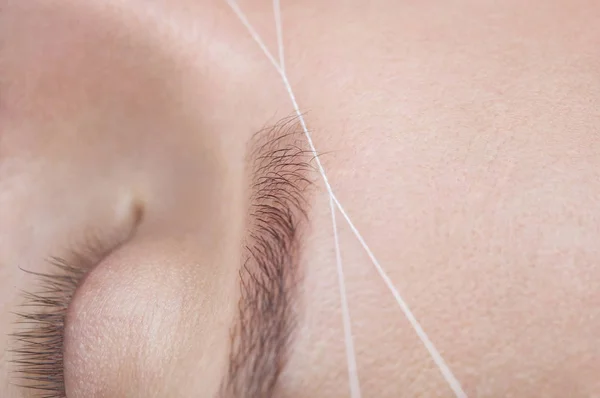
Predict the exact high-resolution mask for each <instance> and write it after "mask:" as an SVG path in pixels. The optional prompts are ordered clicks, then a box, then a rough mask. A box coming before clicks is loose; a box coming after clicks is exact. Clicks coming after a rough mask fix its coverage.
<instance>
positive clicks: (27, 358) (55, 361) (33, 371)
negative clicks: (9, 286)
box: [10, 242, 118, 398]
mask: <svg viewBox="0 0 600 398" xmlns="http://www.w3.org/2000/svg"><path fill="white" fill-rule="evenodd" d="M117 246H118V245H114V244H113V245H110V246H107V245H100V244H97V242H95V243H93V244H89V243H88V244H86V245H85V246H83V247H80V248H78V249H77V250H69V251H68V252H67V253H66V255H65V256H63V257H51V258H50V259H49V260H47V261H48V262H49V263H50V264H51V271H50V272H48V273H39V272H34V271H30V270H25V269H22V270H23V271H24V272H26V273H27V274H29V275H30V276H32V277H33V278H34V279H35V281H36V285H37V286H38V287H37V289H36V291H35V292H27V291H25V292H23V293H22V296H23V303H22V304H21V306H20V307H21V310H19V311H17V312H15V315H16V317H17V321H16V325H15V331H14V332H13V333H12V334H11V335H10V337H11V339H12V340H13V342H12V346H13V349H11V350H10V351H11V352H12V354H13V359H12V360H11V362H12V364H13V366H14V368H15V369H14V371H13V384H15V385H18V386H20V387H23V388H25V389H28V390H31V391H33V396H34V397H40V398H66V392H65V382H64V362H63V351H64V333H65V318H66V315H67V309H68V307H69V304H70V302H71V299H72V298H73V296H74V294H75V292H76V290H77V287H78V286H79V285H80V284H81V282H82V280H83V279H84V278H85V276H86V275H87V273H88V272H89V271H90V270H91V269H93V268H94V266H95V265H96V264H98V263H99V262H100V261H101V260H102V259H103V258H105V257H106V256H107V255H108V254H109V253H110V252H112V251H113V250H114V248H115V247H117ZM100 247H111V249H110V250H102V249H98V248H100Z"/></svg>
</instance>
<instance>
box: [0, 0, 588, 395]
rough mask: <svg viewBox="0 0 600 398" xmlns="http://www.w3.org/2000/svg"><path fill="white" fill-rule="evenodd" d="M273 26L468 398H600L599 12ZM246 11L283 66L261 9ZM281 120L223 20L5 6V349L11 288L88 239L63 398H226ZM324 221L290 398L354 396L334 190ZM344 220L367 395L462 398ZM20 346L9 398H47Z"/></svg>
mask: <svg viewBox="0 0 600 398" xmlns="http://www.w3.org/2000/svg"><path fill="white" fill-rule="evenodd" d="M283 3H284V4H283V5H282V16H283V31H284V45H285V58H286V71H287V74H288V76H289V78H290V83H291V85H292V86H293V88H294V91H295V94H296V96H297V99H298V102H299V104H300V106H301V108H302V109H303V110H307V111H308V112H307V114H306V121H307V124H308V125H309V128H310V130H311V131H312V134H313V138H314V141H315V146H316V147H317V148H318V150H319V151H320V152H321V153H322V154H323V155H322V157H321V160H322V162H323V165H324V167H325V169H326V170H327V173H328V176H329V179H330V181H331V184H332V186H333V189H334V191H335V192H336V195H337V197H338V198H339V199H340V201H341V202H342V204H343V205H344V208H345V210H346V211H347V213H348V214H349V215H350V217H351V218H352V220H353V222H354V223H355V225H356V226H357V228H358V229H359V230H360V231H361V234H362V235H363V236H364V237H365V239H366V241H367V242H368V244H369V245H370V247H371V249H372V251H373V252H374V253H375V255H376V256H377V258H378V260H379V261H380V263H381V264H382V266H383V267H384V268H385V270H386V272H387V273H388V275H389V277H390V278H391V280H392V281H393V283H394V285H395V286H396V287H397V288H398V289H399V291H400V292H401V294H402V296H403V298H404V299H405V300H406V302H407V303H408V304H409V306H410V308H411V310H412V311H413V313H414V314H415V316H416V317H417V319H418V320H419V322H420V323H421V325H422V327H423V329H424V330H425V331H426V332H427V334H428V335H429V337H430V339H431V340H432V342H433V343H434V344H435V346H436V347H437V349H438V350H439V351H440V353H441V354H442V356H443V357H444V359H445V360H446V362H447V363H448V365H449V367H450V368H451V369H452V371H453V373H454V374H455V376H456V377H457V379H458V380H459V381H460V382H461V384H462V386H463V388H464V390H465V392H466V393H467V394H468V395H469V396H473V397H538V396H539V397H542V396H543V397H565V396H571V397H595V396H599V395H600V382H599V380H598V377H597V375H598V373H599V372H600V344H598V336H600V290H599V289H598V288H597V286H598V283H599V282H600V267H598V262H599V261H600V244H598V242H599V241H600V183H599V181H600V178H598V177H599V174H600V172H599V171H598V170H600V140H599V137H600V134H599V132H600V130H599V127H598V126H600V112H599V111H598V109H599V105H600V79H599V76H600V55H599V53H598V51H597V49H598V48H600V47H599V45H600V27H599V25H598V24H597V23H595V22H596V21H598V20H599V19H600V6H599V5H598V4H597V3H596V2H593V1H584V0H580V1H566V0H564V1H555V2H552V3H551V4H548V2H543V1H530V2H517V1H508V2H501V3H496V2H491V1H489V2H474V1H473V2H471V1H466V0H465V1H460V2H458V1H457V2H443V1H440V2H435V3H427V2H416V3H415V4H403V3H401V2H386V1H383V0H381V1H379V2H377V1H376V2H372V1H371V2H358V1H355V2H320V1H303V2H302V3H298V2H291V3H289V4H288V3H286V2H283ZM338 3H339V4H338ZM240 5H241V7H242V9H244V11H245V12H246V13H247V14H248V17H249V20H250V21H251V23H252V24H253V25H254V26H256V28H257V31H258V32H259V34H260V35H261V36H262V37H263V38H264V40H265V42H266V45H267V46H268V47H269V48H270V49H271V51H272V52H273V53H274V54H277V51H276V40H275V37H276V36H275V29H274V22H273V14H272V11H271V2H270V1H256V2H250V1H241V2H240ZM292 113H293V108H292V105H291V103H290V101H289V97H288V96H287V93H286V91H285V89H284V86H283V84H282V82H281V79H280V77H279V75H278V74H277V73H276V72H275V70H274V68H273V66H272V65H271V64H270V63H269V62H268V60H267V59H266V58H265V56H264V55H263V54H262V53H261V52H260V49H259V48H258V47H257V45H256V44H255V43H254V42H253V41H252V39H251V38H250V36H249V35H248V33H247V31H246V30H245V29H244V27H243V26H242V24H241V23H240V22H239V20H237V19H236V17H235V15H234V14H233V13H232V12H231V10H230V9H229V8H228V7H227V5H226V4H225V3H223V2H219V1H209V0H206V1H192V0H178V1H166V0H164V1H162V0H161V1H155V2H152V3H151V4H150V5H148V3H147V2H145V1H141V0H128V1H108V2H107V1H95V0H93V1H92V0H89V1H87V2H81V1H75V0H71V1H64V0H63V1H40V0H31V1H27V2H24V1H13V0H1V1H0V304H1V305H0V336H6V335H7V334H8V333H10V332H11V331H12V329H13V324H12V322H13V321H14V317H13V316H12V315H11V313H10V312H11V311H13V310H14V309H15V307H16V306H17V305H18V304H20V303H21V302H22V297H21V296H20V295H19V291H20V290H32V291H35V287H36V285H35V280H33V279H32V278H31V277H30V276H28V275H27V274H25V273H23V272H22V271H21V270H20V269H19V267H23V268H27V269H31V270H34V271H40V272H44V271H49V270H50V266H49V265H48V264H47V263H46V262H44V261H43V259H45V258H47V257H48V256H50V255H61V254H62V253H64V252H66V251H68V249H69V248H71V247H77V246H78V245H79V246H81V245H84V244H85V241H86V239H87V240H89V239H90V237H94V239H96V240H98V241H99V242H101V244H102V245H104V246H105V249H107V250H110V249H115V250H114V251H113V252H112V253H111V254H110V255H109V256H108V257H106V258H105V259H103V260H102V261H100V263H99V264H95V268H94V269H93V271H92V272H91V273H90V274H89V275H88V277H87V278H86V279H85V281H84V282H83V284H82V285H81V286H80V289H79V290H78V292H77V294H76V297H75V299H74V301H73V302H72V305H71V306H70V308H69V316H70V318H69V319H71V320H72V321H71V322H69V323H68V326H67V330H66V344H67V345H66V347H65V350H66V357H65V360H66V367H65V375H66V384H67V390H68V391H69V394H70V395H69V398H79V397H92V398H94V397H167V396H168V397H188V396H206V397H210V396H214V394H216V392H217V390H218V387H219V383H220V380H221V378H222V377H223V375H224V372H225V364H226V361H227V352H228V342H229V341H228V330H229V328H230V325H231V323H232V321H233V319H234V317H235V315H236V313H235V309H236V303H237V298H238V295H239V291H238V289H239V286H238V283H237V272H238V269H239V267H240V261H241V253H240V250H239V247H240V242H241V241H242V239H243V236H244V233H245V214H246V211H247V206H248V175H247V163H246V151H247V145H248V142H249V141H250V140H251V137H252V135H253V134H254V133H255V132H256V131H258V130H260V129H261V128H262V127H263V126H265V125H269V124H274V123H276V122H277V121H278V120H279V119H280V118H283V117H286V116H289V115H290V114H292ZM314 177H315V180H317V181H320V180H318V178H317V177H318V176H317V175H316V174H315V176H314ZM310 203H311V207H310V212H309V219H310V227H309V228H308V230H307V231H306V233H305V234H304V241H303V251H302V260H301V268H302V273H303V277H304V279H303V282H302V285H301V289H300V300H299V302H300V309H301V310H300V312H301V315H300V317H301V318H300V322H299V327H298V329H297V331H296V337H295V341H294V344H293V348H292V351H291V354H290V358H289V363H288V365H287V366H286V368H285V370H284V373H283V374H282V375H281V378H280V381H279V382H280V383H279V386H278V390H277V396H281V397H290V398H295V397H343V396H349V388H348V375H347V370H346V359H345V347H344V343H343V335H344V334H343V333H344V331H343V324H342V317H341V307H340V298H339V297H340V293H339V288H338V279H337V274H336V262H335V251H334V246H333V232H332V227H331V215H330V210H329V201H328V197H327V194H326V191H325V189H324V187H323V185H322V183H321V182H317V184H316V187H315V192H314V193H313V194H311V195H310ZM337 219H338V229H339V240H340V247H341V255H342V260H343V266H344V270H345V280H346V288H347V292H348V302H349V307H350V313H351V317H352V332H353V335H354V344H355V349H356V355H357V366H358V374H359V376H360V382H361V388H362V393H363V396H365V397H372V396H379V397H397V396H403V397H412V396H423V397H432V396H439V397H452V396H453V394H452V391H451V390H450V388H449V387H448V385H447V383H446V382H445V381H444V379H443V378H442V376H441V374H440V372H439V370H438V369H437V367H436V366H435V364H434V363H433V361H432V360H431V358H430V356H429V355H428V353H427V351H426V349H425V348H424V347H423V345H422V344H421V342H420V341H419V339H418V337H417V335H416V334H415V332H414V330H413V329H412V328H411V326H410V324H409V322H408V321H407V320H406V317H405V316H404V315H403V313H402V311H401V310H400V308H399V307H398V306H397V304H396V303H395V301H394V299H393V297H392V296H391V294H390V293H389V291H388V290H387V288H386V286H385V285H384V284H383V283H382V280H381V278H380V277H379V276H378V274H377V272H376V271H375V270H374V268H373V266H372V264H371V262H370V260H369V258H368V256H367V255H366V254H365V252H364V251H363V249H362V248H361V246H360V244H359V243H358V241H357V240H356V238H355V237H354V236H353V234H352V232H351V230H350V229H349V227H348V226H347V224H346V223H345V222H344V221H343V219H342V217H341V216H340V215H339V213H338V215H337ZM117 246H118V248H117ZM8 345H9V339H8V338H6V339H5V338H2V339H0V392H1V393H2V394H1V395H2V396H3V397H8V398H17V397H25V396H31V395H27V393H24V392H23V391H22V390H20V389H18V388H16V387H14V386H12V385H10V384H9V376H8V372H9V370H10V365H9V364H8V362H7V361H8V360H9V359H10V353H8V352H7V351H6V350H7V349H8ZM199 391H200V393H199Z"/></svg>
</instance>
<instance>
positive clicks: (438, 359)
mask: <svg viewBox="0 0 600 398" xmlns="http://www.w3.org/2000/svg"><path fill="white" fill-rule="evenodd" d="M225 1H226V2H227V3H228V4H229V5H230V7H231V8H232V9H233V11H234V12H235V13H236V15H237V16H238V18H240V20H241V22H242V23H243V24H244V26H246V29H248V31H249V33H250V35H251V36H252V38H253V39H254V41H255V42H256V43H257V44H258V46H259V47H260V48H261V50H262V51H263V53H264V54H265V55H266V57H267V58H268V59H269V61H270V62H271V63H272V64H273V66H274V67H275V69H276V70H277V72H278V73H279V75H280V76H281V78H282V80H283V84H284V86H285V88H286V91H287V92H288V95H289V96H290V100H291V101H292V105H293V107H294V111H295V112H296V115H297V116H298V120H299V121H300V125H301V126H302V129H303V130H304V134H305V136H306V139H307V141H308V144H309V146H310V149H311V152H312V153H313V156H314V157H315V161H316V164H317V167H318V169H319V173H320V174H321V177H322V178H323V182H324V183H325V188H326V189H327V191H328V193H329V195H330V198H331V200H333V201H334V202H335V204H336V206H337V208H338V209H339V210H340V213H342V215H343V216H344V218H345V219H346V221H347V222H348V224H349V225H350V228H351V229H352V232H353V233H354V235H355V236H356V238H357V239H358V241H359V242H360V244H361V246H362V247H363V249H364V250H365V251H366V252H367V255H368V256H369V258H370V259H371V261H372V262H373V265H374V266H375V269H376V270H377V272H378V273H379V275H380V276H381V278H382V279H383V281H384V283H385V284H386V286H387V287H388V289H389V290H390V291H391V293H392V295H393V296H394V298H395V299H396V302H397V303H398V305H399V306H400V308H401V310H402V312H403V313H404V316H406V319H407V320H408V321H409V323H410V324H411V326H412V327H413V329H414V330H415V332H416V333H417V336H418V337H419V339H420V340H421V342H422V343H423V345H424V346H425V348H426V349H427V351H428V352H429V355H430V356H431V358H432V359H433V361H434V362H435V364H436V365H437V366H438V368H439V369H440V372H441V373H442V376H443V377H444V379H445V380H446V382H447V383H448V385H449V386H450V388H451V389H452V391H453V392H454V394H455V395H456V397H457V398H467V394H466V393H465V392H464V390H463V389H462V387H461V385H460V382H459V381H458V379H456V377H455V376H454V374H453V373H452V371H451V370H450V368H449V367H448V365H447V364H446V362H445V361H444V359H443V358H442V356H441V354H440V353H439V351H438V350H437V349H436V348H435V345H434V344H433V343H432V342H431V340H430V339H429V337H428V336H427V333H425V330H423V328H422V327H421V325H420V324H419V322H418V321H417V318H416V317H415V316H414V314H413V313H412V311H411V310H410V307H409V306H408V304H407V303H406V302H405V301H404V299H403V298H402V296H401V295H400V292H398V290H397V289H396V288H395V287H394V284H393V283H392V280H391V279H390V277H389V276H388V275H387V274H386V272H385V270H384V269H383V267H382V266H381V265H380V264H379V261H378V260H377V258H376V257H375V255H374V254H373V252H372V251H371V249H370V248H369V246H368V245H367V242H366V241H365V240H364V238H363V237H362V235H361V234H360V232H359V231H358V229H357V228H356V226H354V223H353V222H352V220H351V219H350V216H349V215H348V214H347V213H346V211H345V210H344V208H343V206H342V204H341V203H340V201H339V200H338V199H337V197H336V196H335V194H334V193H333V189H332V187H331V185H330V184H329V179H328V178H327V175H326V174H325V169H324V168H323V165H322V164H321V161H320V160H319V157H318V153H317V150H316V148H315V146H314V144H313V141H312V138H311V136H310V133H309V131H308V128H307V127H306V123H305V121H304V117H303V116H302V112H300V107H299V106H298V103H297V101H296V96H295V95H294V92H293V91H292V87H291V85H290V83H289V81H288V78H287V76H286V75H285V72H284V71H283V70H282V69H281V68H280V67H279V66H278V65H277V62H276V61H275V58H273V56H272V55H271V53H270V52H269V50H268V49H267V47H266V46H265V45H264V43H263V42H262V40H261V38H260V35H258V33H257V32H256V31H255V30H254V28H253V27H252V25H251V24H250V23H249V22H248V20H247V19H246V17H245V16H244V14H243V13H242V11H241V10H240V9H239V7H237V4H235V2H234V0H225Z"/></svg>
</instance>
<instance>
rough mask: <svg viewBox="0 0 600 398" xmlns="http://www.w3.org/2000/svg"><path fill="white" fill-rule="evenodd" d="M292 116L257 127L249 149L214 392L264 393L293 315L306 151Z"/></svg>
mask: <svg viewBox="0 0 600 398" xmlns="http://www.w3.org/2000/svg"><path fill="white" fill-rule="evenodd" d="M306 144H307V143H306V142H305V140H304V136H303V135H302V129H301V128H300V125H299V124H298V120H297V118H296V117H289V118H285V119H283V120H281V121H280V122H278V123H277V124H276V125H274V126H272V127H270V128H266V129H263V130H261V131H260V132H258V133H256V134H255V135H254V137H253V139H252V140H251V142H250V145H249V150H248V156H247V161H248V168H249V172H250V174H251V176H250V178H249V180H250V187H249V189H250V192H251V194H250V206H249V212H248V217H247V233H246V238H245V240H244V244H243V248H242V250H243V256H242V264H241V267H240V272H239V276H240V298H239V302H238V314H237V319H236V321H235V323H234V326H233V327H232V328H231V336H230V338H231V341H230V344H231V346H230V352H229V364H228V370H227V375H226V377H225V379H224V381H223V383H222V384H221V389H220V394H219V396H220V397H221V398H229V397H271V396H273V395H274V392H275V390H276V387H277V381H278V379H279V376H280V374H281V372H282V371H283V369H284V367H285V364H286V363H287V360H288V357H289V351H290V346H291V343H292V340H293V336H294V330H295V327H296V325H297V321H298V319H297V318H298V315H297V314H298V312H299V311H298V307H299V295H298V294H297V293H298V289H297V288H298V284H299V282H300V280H301V272H300V268H299V263H300V254H301V237H302V232H303V231H304V230H305V228H306V227H307V223H308V216H307V214H308V213H307V212H308V207H309V206H308V201H307V194H308V192H309V188H310V187H311V186H312V185H313V183H312V180H311V179H310V175H311V171H314V168H313V167H312V166H311V159H313V155H312V152H310V151H308V150H307V149H306V148H305V146H306Z"/></svg>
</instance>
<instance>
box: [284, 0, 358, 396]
mask: <svg viewBox="0 0 600 398" xmlns="http://www.w3.org/2000/svg"><path fill="white" fill-rule="evenodd" d="M273 14H274V15H275V30H276V32H277V48H278V50H279V65H280V67H281V70H282V72H283V74H285V55H284V54H285V53H284V46H283V29H282V24H281V7H280V3H279V0H273ZM329 208H330V210H331V225H332V229H333V239H334V241H333V242H334V248H335V260H336V269H337V276H338V284H339V289H340V301H341V308H342V322H343V325H344V346H345V347H346V368H347V370H348V384H349V388H350V397H351V398H361V391H360V380H359V377H358V367H357V365H356V353H355V349H354V338H353V336H352V322H351V317H350V306H349V305H348V297H347V295H346V294H347V293H346V281H345V275H344V267H343V265H342V252H341V249H340V240H339V235H338V229H337V220H336V216H335V213H336V210H335V205H334V202H333V199H332V198H331V195H329Z"/></svg>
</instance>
